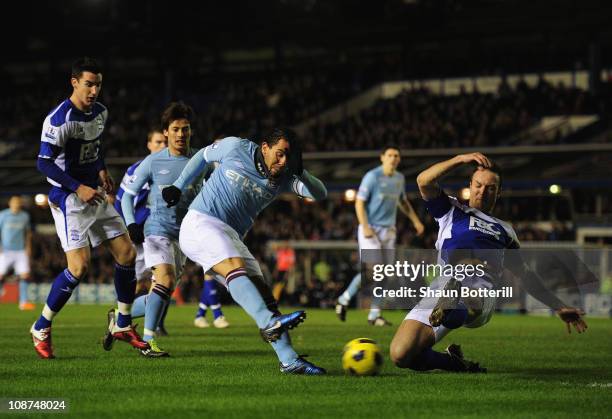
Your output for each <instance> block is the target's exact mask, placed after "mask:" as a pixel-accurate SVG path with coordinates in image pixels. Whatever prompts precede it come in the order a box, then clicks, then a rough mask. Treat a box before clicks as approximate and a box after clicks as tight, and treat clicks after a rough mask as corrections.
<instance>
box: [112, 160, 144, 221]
mask: <svg viewBox="0 0 612 419" xmlns="http://www.w3.org/2000/svg"><path fill="white" fill-rule="evenodd" d="M140 163H142V160H139V161H137V162H136V163H134V164H133V165H131V166H130V167H128V169H127V170H126V171H125V174H124V175H123V179H121V185H120V186H119V189H118V190H117V199H116V200H115V209H116V210H117V212H118V213H119V215H121V217H122V218H123V219H124V221H125V217H124V216H123V210H122V209H121V198H123V194H124V192H125V190H124V187H126V186H127V185H129V184H130V183H131V181H132V178H133V177H134V172H135V171H136V168H137V167H138V166H139V165H140ZM149 190H150V188H149V182H147V183H145V184H144V185H143V186H142V188H141V189H140V191H138V195H136V196H135V197H134V219H135V222H136V224H140V225H144V223H145V221H146V220H147V217H148V216H149V214H150V213H151V210H149V208H147V197H148V196H149Z"/></svg>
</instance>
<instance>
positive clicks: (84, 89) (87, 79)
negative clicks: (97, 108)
mask: <svg viewBox="0 0 612 419" xmlns="http://www.w3.org/2000/svg"><path fill="white" fill-rule="evenodd" d="M70 83H71V84H72V88H73V92H72V96H71V98H72V99H73V101H74V102H75V104H76V105H77V107H79V108H83V109H91V107H92V106H93V105H94V103H95V102H96V100H97V99H98V95H99V94H100V90H101V89H102V74H100V73H98V74H95V73H92V72H90V71H83V73H82V74H81V77H79V78H78V79H77V78H74V77H73V78H72V79H70Z"/></svg>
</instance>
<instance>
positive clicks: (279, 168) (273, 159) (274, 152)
mask: <svg viewBox="0 0 612 419" xmlns="http://www.w3.org/2000/svg"><path fill="white" fill-rule="evenodd" d="M261 152H262V154H263V156H264V161H265V163H266V166H267V167H268V171H269V172H270V176H271V177H279V176H280V175H282V174H283V172H284V171H285V169H286V168H287V157H288V156H289V143H288V142H287V140H285V139H284V138H281V139H280V140H279V141H278V142H277V143H276V144H274V145H273V146H269V145H268V143H265V142H264V143H262V145H261Z"/></svg>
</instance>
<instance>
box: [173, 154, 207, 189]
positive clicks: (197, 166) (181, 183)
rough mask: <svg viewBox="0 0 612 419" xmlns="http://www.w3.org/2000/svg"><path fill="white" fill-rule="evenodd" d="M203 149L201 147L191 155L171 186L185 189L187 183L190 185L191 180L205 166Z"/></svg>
mask: <svg viewBox="0 0 612 419" xmlns="http://www.w3.org/2000/svg"><path fill="white" fill-rule="evenodd" d="M204 150H205V149H202V150H200V151H198V152H197V153H196V154H194V155H193V157H192V158H191V159H189V162H187V164H186V165H185V167H184V168H183V171H182V172H181V174H180V176H179V177H178V179H176V180H175V181H174V183H173V186H175V187H177V188H178V189H180V190H183V189H185V188H186V187H187V186H188V185H191V183H192V182H193V180H194V179H195V178H196V177H197V176H199V175H200V174H202V172H203V171H204V168H205V167H206V160H205V159H204Z"/></svg>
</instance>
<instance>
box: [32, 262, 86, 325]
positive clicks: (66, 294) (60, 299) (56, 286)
mask: <svg viewBox="0 0 612 419" xmlns="http://www.w3.org/2000/svg"><path fill="white" fill-rule="evenodd" d="M77 285H79V279H78V278H76V277H74V276H73V275H72V274H71V273H70V271H69V270H68V269H64V270H63V271H62V272H60V273H59V275H57V277H55V280H54V281H53V285H51V290H50V291H49V295H48V296H47V304H46V305H45V308H44V309H43V314H42V315H41V316H40V317H39V319H38V320H37V321H36V324H35V325H34V328H35V329H36V330H40V329H44V328H46V327H49V326H51V321H52V320H53V317H55V314H57V313H58V312H59V311H60V310H61V309H62V307H64V305H65V304H66V303H67V302H68V300H69V299H70V296H71V295H72V291H74V289H75V288H76V286H77Z"/></svg>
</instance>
